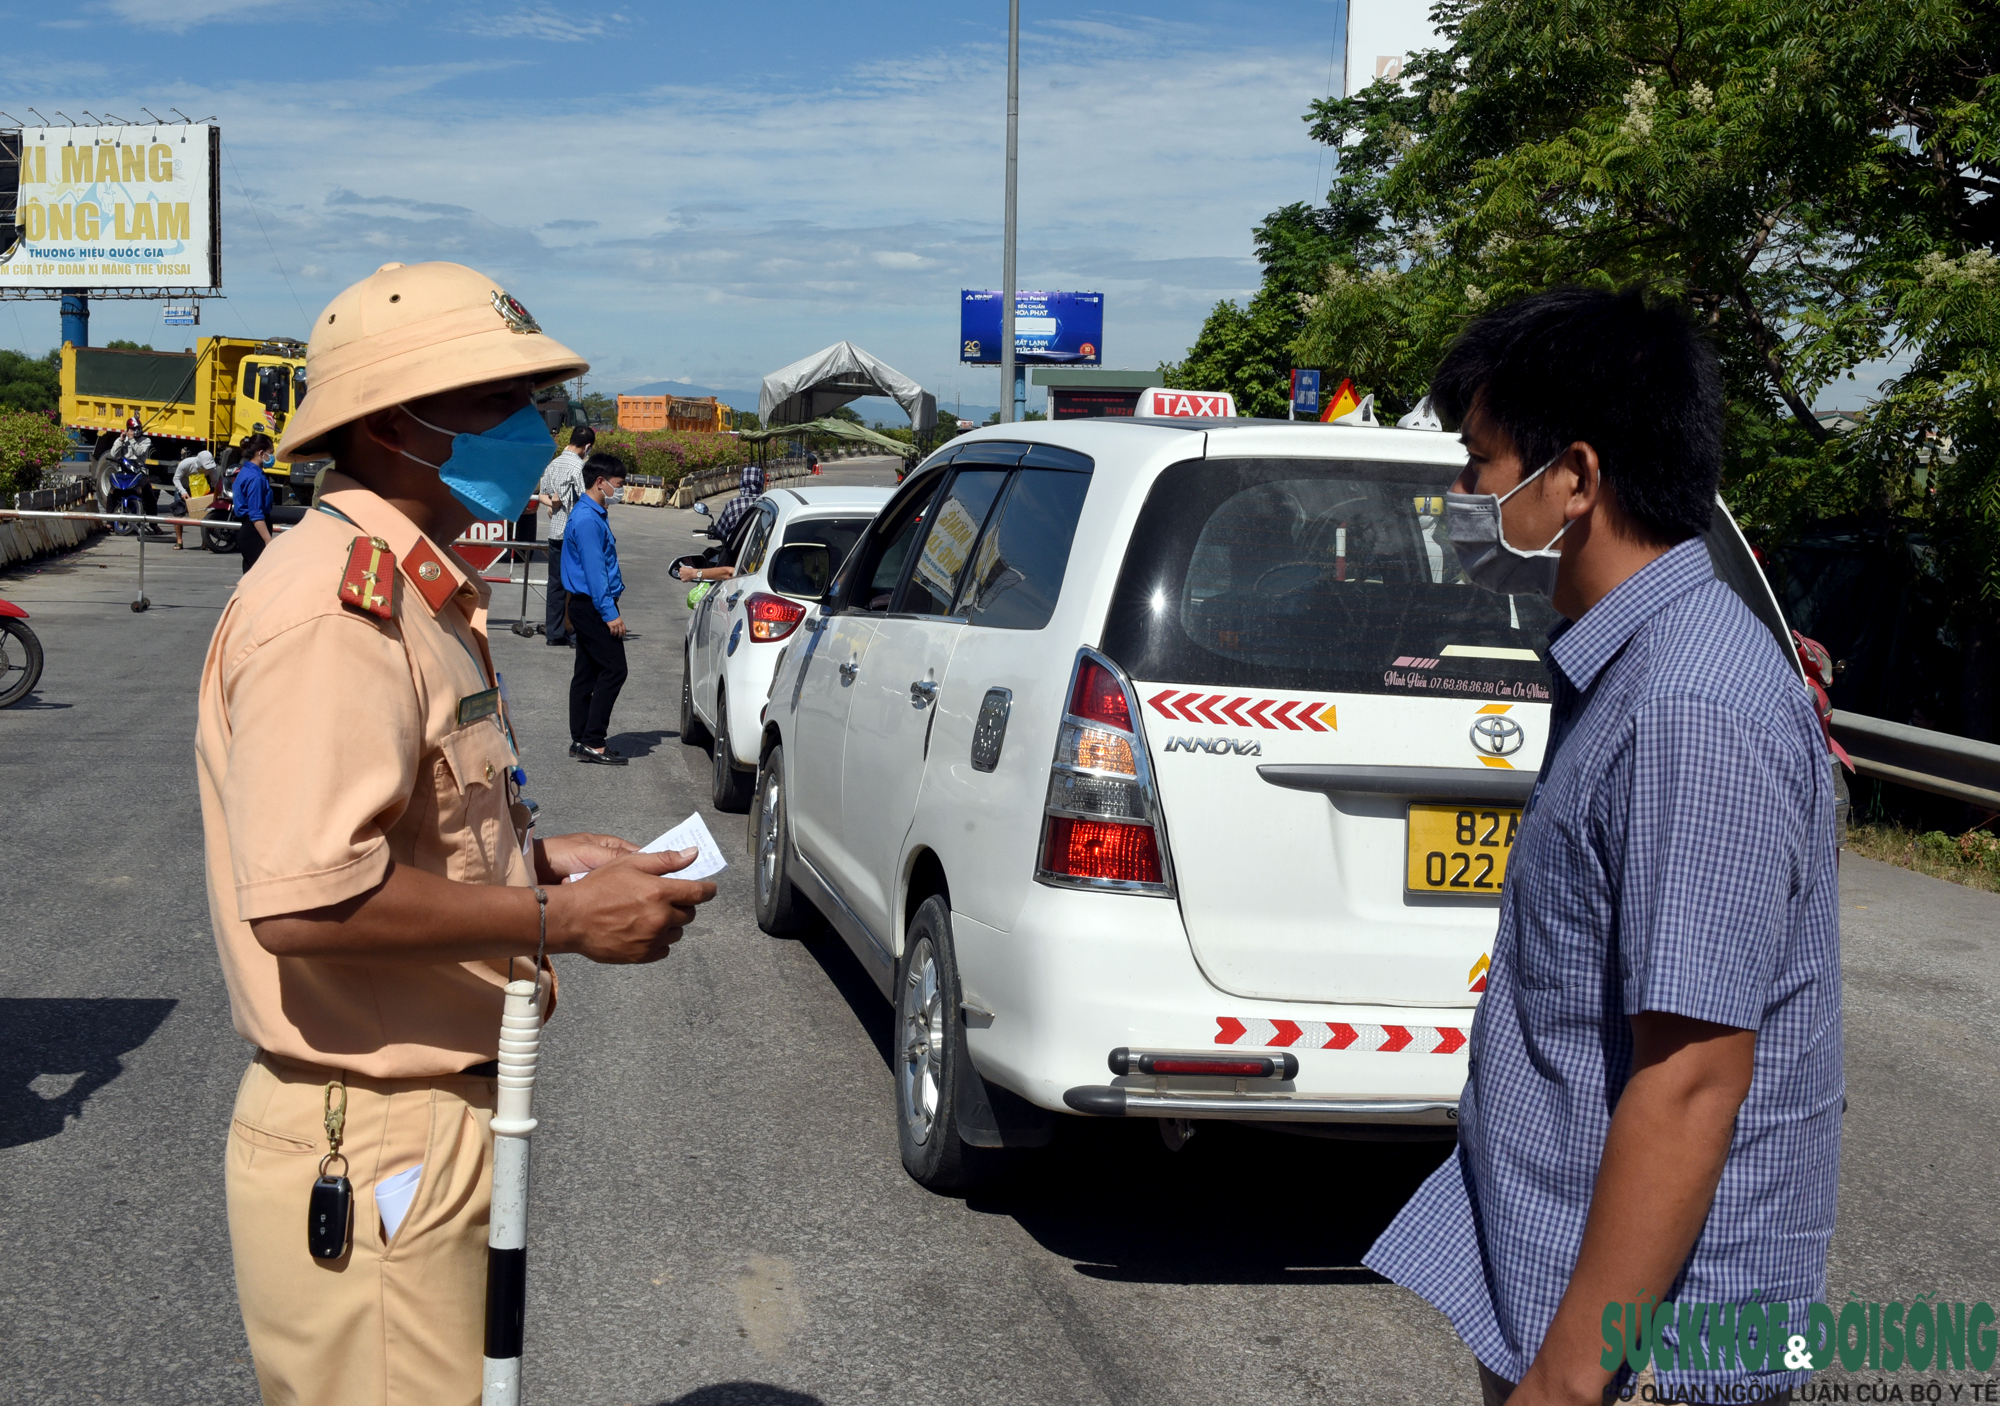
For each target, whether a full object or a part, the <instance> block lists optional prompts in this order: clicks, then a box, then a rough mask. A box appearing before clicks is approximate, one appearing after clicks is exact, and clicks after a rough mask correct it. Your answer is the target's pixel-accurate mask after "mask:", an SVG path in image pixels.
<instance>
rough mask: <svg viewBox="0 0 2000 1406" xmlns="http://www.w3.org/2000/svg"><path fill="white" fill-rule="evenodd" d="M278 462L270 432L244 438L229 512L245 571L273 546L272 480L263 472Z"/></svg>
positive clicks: (231, 491)
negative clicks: (272, 446)
mask: <svg viewBox="0 0 2000 1406" xmlns="http://www.w3.org/2000/svg"><path fill="white" fill-rule="evenodd" d="M276 461H277V456H276V455H275V454H273V453H272V452H271V437H270V436H269V435H264V434H253V435H251V436H250V438H248V439H246V440H244V441H243V467H242V468H241V469H240V470H239V471H238V472H237V475H236V485H235V487H234V488H232V489H231V490H230V499H229V515H230V516H231V517H233V518H235V519H236V523H237V526H236V546H237V549H238V550H239V551H241V552H242V553H243V570H244V572H245V573H246V574H247V573H248V572H249V570H250V568H251V567H253V566H255V565H256V564H257V558H258V557H261V556H262V555H264V548H266V547H268V546H270V545H271V480H270V479H268V478H266V477H265V476H264V471H265V470H266V469H268V468H270V467H271V465H272V464H273V463H275V462H276Z"/></svg>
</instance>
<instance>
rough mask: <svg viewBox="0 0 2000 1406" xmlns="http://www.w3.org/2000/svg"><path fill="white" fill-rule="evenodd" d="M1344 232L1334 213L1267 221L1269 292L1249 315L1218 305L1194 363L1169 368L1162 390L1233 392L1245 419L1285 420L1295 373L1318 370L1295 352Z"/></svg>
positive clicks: (1285, 213) (1306, 212)
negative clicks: (1339, 230)
mask: <svg viewBox="0 0 2000 1406" xmlns="http://www.w3.org/2000/svg"><path fill="white" fill-rule="evenodd" d="M1337 228H1338V227H1337V225H1336V224H1335V222H1334V221H1333V220H1332V218H1331V216H1330V213H1329V212H1328V211H1324V210H1314V209H1312V208H1311V207H1309V206H1306V205H1303V204H1298V205H1287V206H1286V207H1285V208H1284V209H1282V210H1278V211H1276V212H1274V213H1273V214H1271V215H1270V216H1269V217H1267V218H1266V219H1265V220H1264V222H1263V223H1262V224H1260V225H1258V226H1257V229H1256V236H1255V240H1256V243H1255V247H1256V251H1257V261H1258V262H1259V263H1260V264H1261V265H1262V266H1263V270H1264V281H1263V286H1262V287H1260V288H1259V289H1258V290H1257V292H1256V293H1255V294H1253V295H1252V296H1251V298H1250V301H1249V304H1248V305H1247V306H1245V307H1238V306H1237V305H1236V304H1235V303H1234V302H1231V301H1229V300H1228V299H1224V300H1223V301H1221V302H1219V303H1217V304H1216V305H1215V308H1214V310H1213V311H1211V312H1210V313H1209V315H1208V320H1207V321H1206V322H1204V323H1203V324H1202V328H1201V335H1200V336H1198V337H1196V338H1195V343H1194V345H1193V346H1192V347H1189V348H1188V354H1187V356H1186V357H1185V358H1184V359H1182V360H1181V361H1180V362H1178V363H1165V364H1162V365H1161V367H1160V379H1161V383H1162V384H1164V385H1168V386H1176V387H1182V388H1185V389H1188V390H1202V391H1228V392H1229V393H1230V394H1231V395H1233V396H1235V397H1236V409H1237V413H1238V414H1240V415H1261V416H1266V417H1271V418H1277V419H1283V418H1284V415H1285V410H1286V407H1287V406H1288V405H1289V404H1290V403H1291V389H1292V368H1293V367H1295V366H1300V367H1314V366H1317V365H1318V363H1316V362H1311V361H1299V360H1297V359H1296V358H1295V355H1294V346H1293V344H1294V343H1295V342H1296V340H1297V339H1298V336H1299V334H1300V332H1301V331H1302V330H1303V329H1304V325H1305V314H1304V308H1305V307H1306V306H1307V305H1308V301H1309V299H1310V297H1311V295H1312V293H1313V292H1314V291H1315V290H1316V289H1317V288H1318V287H1319V285H1320V281H1321V279H1322V278H1323V277H1324V275H1325V271H1326V267H1327V265H1328V263H1329V262H1330V261H1331V260H1333V259H1334V258H1335V257H1336V256H1337V255H1338V254H1339V252H1340V248H1341V245H1340V242H1339V237H1338V233H1337Z"/></svg>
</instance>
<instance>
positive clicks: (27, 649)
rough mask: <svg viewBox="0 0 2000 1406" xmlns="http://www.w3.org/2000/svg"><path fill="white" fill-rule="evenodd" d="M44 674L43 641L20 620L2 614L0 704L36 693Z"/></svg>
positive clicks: (0, 633)
mask: <svg viewBox="0 0 2000 1406" xmlns="http://www.w3.org/2000/svg"><path fill="white" fill-rule="evenodd" d="M41 677H42V642H41V641H40V640H39V639H37V638H35V632H34V631H33V630H31V629H29V628H28V627H27V626H26V625H24V624H22V623H21V622H20V621H19V620H15V619H12V618H9V617H6V616H0V708H7V707H11V706H13V705H14V704H16V703H19V702H20V701H21V700H22V699H23V698H26V697H27V696H28V695H29V694H30V693H33V692H34V691H35V684H36V683H37V682H38V681H39V680H40V679H41Z"/></svg>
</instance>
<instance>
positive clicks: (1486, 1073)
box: [1365, 538, 1842, 1392]
mask: <svg viewBox="0 0 2000 1406" xmlns="http://www.w3.org/2000/svg"><path fill="white" fill-rule="evenodd" d="M1549 654H1550V658H1551V660H1552V661H1553V664H1554V670H1553V673H1554V676H1555V699H1554V707H1553V709H1552V711H1551V719H1550V721H1551V729H1552V730H1551V733H1550V737H1549V745H1548V749H1547V756H1546V760H1545V761H1544V762H1543V765H1542V774H1541V780H1540V782H1539V784H1538V785H1537V786H1536V788H1535V794H1534V797H1533V799H1532V800H1530V802H1529V806H1528V813H1527V815H1526V817H1525V818H1524V820H1523V821H1522V825H1521V833H1520V836H1519V838H1518V839H1517V840H1516V842H1515V846H1514V853H1513V856H1512V859H1511V860H1510V862H1509V864H1508V870H1507V882H1506V888H1505V891H1504V892H1503V893H1502V895H1501V899H1500V931H1499V935H1498V936H1497V938H1496V939H1495V941H1494V946H1493V966H1492V970H1491V971H1490V972H1489V973H1488V976H1487V986H1486V994H1485V996H1484V998H1483V999H1482V1000H1481V1002H1480V1006H1479V1012H1478V1014H1477V1015H1476V1016H1475V1017H1474V1019H1473V1023H1472V1041H1471V1051H1470V1052H1471V1072H1470V1077H1469V1078H1468V1079H1467V1081H1466V1085H1465V1092H1464V1095H1463V1098H1462V1102H1461V1104H1460V1106H1459V1130H1458V1149H1457V1152H1456V1155H1454V1156H1453V1157H1452V1158H1451V1159H1450V1160H1449V1161H1447V1162H1446V1163H1445V1164H1444V1165H1443V1166H1441V1167H1439V1168H1438V1170H1437V1171H1436V1172H1435V1173H1433V1174H1432V1175H1431V1177H1430V1179H1429V1180H1428V1181H1426V1182H1425V1183H1424V1185H1423V1186H1422V1188H1421V1189H1419V1190H1418V1192H1417V1194H1416V1196H1415V1197H1413V1198H1412V1199H1411V1201H1410V1203H1409V1204H1408V1205H1406V1206H1405V1207H1404V1208H1403V1210H1402V1212H1401V1213H1400V1214H1399V1215H1398V1216H1397V1217H1396V1219H1395V1221H1394V1222H1393V1223H1391V1225H1390V1226H1389V1228H1388V1229H1387V1230H1386V1231H1384V1232H1383V1234H1382V1237H1381V1239H1379V1240H1377V1241H1376V1242H1375V1245H1374V1247H1373V1248H1372V1249H1371V1250H1369V1252H1368V1255H1367V1257H1366V1260H1365V1263H1366V1264H1367V1265H1368V1267H1369V1268H1371V1269H1374V1270H1376V1271H1377V1272H1378V1273H1381V1274H1384V1275H1386V1276H1388V1277H1389V1278H1390V1279H1393V1280H1395V1281H1396V1282H1397V1283H1399V1284H1402V1285H1404V1286H1405V1287H1407V1288H1410V1289H1412V1290H1414V1291H1415V1292H1417V1293H1418V1294H1421V1295H1422V1296H1423V1297H1424V1298H1426V1299H1428V1300H1429V1301H1430V1302H1431V1303H1433V1304H1435V1305H1436V1306H1437V1307H1438V1308H1439V1309H1440V1310H1442V1311H1443V1313H1444V1314H1445V1316H1446V1317H1448V1318H1449V1319H1450V1320H1451V1321H1452V1325H1453V1326H1454V1327H1455V1328H1457V1330H1458V1333H1459V1336H1460V1337H1462V1338H1463V1339H1464V1340H1465V1342H1466V1345H1467V1346H1469V1347H1470V1348H1471V1349H1472V1351H1473V1353H1474V1355H1475V1356H1477V1357H1478V1358H1479V1360H1480V1361H1481V1362H1483V1363H1485V1364H1486V1365H1487V1366H1488V1367H1490V1368H1491V1369H1492V1370H1493V1371H1495V1372H1497V1373H1499V1374H1500V1375H1501V1376H1503V1377H1505V1378H1507V1379H1509V1380H1510V1381H1519V1380H1520V1379H1521V1376H1522V1374H1523V1373H1524V1372H1526V1371H1527V1369H1528V1365H1529V1364H1530V1363H1531V1362H1532V1361H1534V1358H1535V1354H1536V1352H1537V1351H1538V1350H1539V1349H1540V1347H1541V1344H1542V1338H1543V1336H1544V1335H1545V1334H1546V1333H1547V1332H1548V1328H1549V1323H1550V1321H1551V1320H1552V1319H1553V1318H1554V1317H1555V1312H1556V1305H1557V1303H1558V1301H1559V1300H1560V1299H1561V1298H1562V1294H1563V1290H1564V1289H1565V1288H1566V1287H1567V1286H1568V1283H1569V1278H1570V1273H1571V1271H1572V1270H1573V1269H1574V1267H1575V1264H1576V1257H1577V1252H1578V1250H1579V1249H1580V1247H1581V1246H1582V1243H1583V1226H1584V1220H1585V1217H1586V1216H1587V1215H1588V1213H1589V1210H1590V1200H1591V1193H1592V1189H1593V1187H1594V1184H1595V1182H1596V1177H1597V1168H1598V1159H1599V1157H1600V1156H1601V1154H1602V1153H1603V1150H1604V1140H1605V1135H1606V1133H1607V1131H1608V1130H1609V1128H1610V1124H1611V1113H1612V1110H1613V1108H1615V1107H1616V1105H1617V1102H1618V1098H1619V1095H1620V1093H1621V1092H1622V1091H1623V1089H1624V1086H1625V1082H1626V1080H1627V1079H1628V1078H1630V1077H1631V1072H1632V1031H1631V1026H1630V1024H1629V1021H1628V1017H1630V1016H1633V1015H1635V1014H1637V1013H1639V1012H1641V1011H1665V1012H1671V1013H1674V1014H1679V1015H1684V1016H1690V1017H1692V1018H1694V1019H1697V1020H1707V1021H1714V1022H1717V1023H1718V1024H1722V1025H1729V1026H1734V1027H1736V1028H1738V1029H1743V1030H1755V1031H1756V1032H1757V1055H1756V1068H1755V1073H1754V1075H1753V1076H1752V1079H1751V1083H1750V1093H1749V1096H1748V1097H1747V1098H1746V1099H1745V1100H1744V1103H1743V1107H1742V1110H1741V1112H1739V1113H1738V1115H1737V1118H1736V1130H1735V1135H1734V1137H1733V1138H1732V1140H1731V1142H1730V1147H1729V1160H1728V1163H1727V1165H1726V1166H1725V1167H1724V1169H1723V1173H1722V1182H1721V1185H1720V1186H1719V1187H1718V1188H1717V1190H1716V1193H1715V1202H1714V1204H1713V1206H1712V1207H1711V1208H1710V1210H1709V1215H1708V1222H1707V1224H1706V1225H1705V1226H1704V1227H1703V1228H1702V1232H1701V1235H1700V1238H1699V1239H1698V1240H1697V1241H1696V1242H1695V1247H1694V1253H1693V1254H1692V1255H1691V1256H1690V1257H1689V1259H1688V1262H1687V1264H1686V1266H1685V1267H1684V1268H1683V1269H1682V1271H1681V1274H1680V1277H1679V1278H1678V1279H1677V1280H1676V1281H1675V1283H1674V1285H1673V1287H1672V1288H1671V1289H1669V1290H1668V1293H1667V1298H1668V1299H1671V1300H1676V1301H1680V1302H1683V1303H1685V1302H1689V1301H1698V1302H1703V1303H1730V1304H1741V1303H1777V1302H1786V1303H1789V1304H1790V1305H1791V1313H1790V1322H1791V1324H1792V1325H1794V1326H1793V1327H1791V1328H1789V1329H1788V1330H1787V1331H1789V1332H1802V1331H1804V1324H1805V1305H1806V1304H1807V1303H1809V1302H1811V1301H1813V1300H1815V1299H1818V1298H1820V1297H1821V1296H1822V1294H1823V1292H1824V1288H1825V1284H1826V1251H1827V1242H1828V1240H1829V1239H1831V1237H1832V1235H1833V1215H1834V1197H1835V1191H1836V1184H1837V1181H1838V1175H1839V1170H1840V1116H1841V1094H1842V1075H1841V1043H1840V933H1839V919H1838V909H1837V898H1838V888H1837V880H1836V872H1835V865H1834V851H1835V845H1834V834H1833V779H1832V774H1831V772H1830V770H1829V765H1828V760H1827V751H1826V742H1825V740H1824V738H1823V737H1822V735H1821V733H1820V727H1819V723H1818V722H1817V721H1816V720H1815V718H1814V716H1813V711H1812V707H1811V701H1810V699H1809V697H1808V696H1807V693H1806V690H1805V689H1804V687H1803V686H1802V685H1801V684H1800V682H1799V677H1798V675H1797V674H1796V673H1795V672H1794V671H1793V670H1792V668H1791V667H1790V665H1789V664H1787V663H1786V661H1785V659H1784V657H1783V655H1782V654H1781V653H1780V652H1779V650H1778V647H1777V644H1776V642H1775V641H1774V640H1773V639H1772V637H1771V634H1770V632H1769V631H1768V630H1766V629H1765V628H1764V626H1763V625H1762V624H1760V623H1759V622H1758V621H1757V619H1756V617H1755V616H1753V615H1752V614H1751V613H1750V611H1749V610H1748V609H1747V608H1746V607H1745V606H1744V604H1743V603H1742V601H1740V600H1739V599H1737V597H1736V596H1735V595H1734V594H1733V593H1732V592H1731V591H1730V590H1729V588H1728V587H1727V586H1725V585H1723V584H1722V583H1721V582H1720V581H1718V580H1716V579H1715V574H1714V571H1713V569H1712V567H1711V566H1710V564H1709V559H1708V554H1707V550H1706V548H1705V547H1704V546H1703V544H1702V542H1701V540H1700V539H1699V538H1697V539H1694V540H1691V541H1688V542H1684V543H1682V544H1681V545H1679V546H1677V547H1675V548H1673V549H1672V550H1671V551H1669V552H1667V553H1666V554H1665V555H1663V556H1661V557H1659V558H1657V559H1655V560H1654V561H1652V562H1650V563H1648V564H1647V565H1646V566H1645V567H1644V568H1643V569H1642V570H1640V571H1639V572H1637V573H1636V574H1634V575H1633V576H1631V577H1630V578H1628V579H1627V580H1626V581H1624V582H1623V583H1621V584H1620V585H1619V586H1618V587H1617V588H1616V589H1614V590H1613V591H1612V592H1611V593H1610V594H1609V595H1607V596H1605V597H1604V599H1603V600H1601V601H1599V602H1598V603H1597V605H1596V606H1594V607H1593V608H1592V609H1591V610H1590V611H1589V612H1588V613H1587V614H1585V615H1584V617H1583V618H1582V619H1581V620H1578V621H1577V622H1576V623H1575V624H1574V625H1569V624H1563V625H1558V626H1557V627H1556V629H1555V630H1553V631H1551V632H1550V648H1549ZM1594 1307H1595V1306H1593V1308H1594ZM1808 1375H1809V1374H1808V1373H1806V1372H1797V1371H1786V1370H1784V1367H1783V1359H1782V1355H1781V1353H1780V1354H1774V1355H1773V1358H1772V1360H1771V1361H1770V1363H1769V1365H1768V1367H1767V1368H1766V1369H1765V1370H1762V1371H1759V1372H1754V1373H1753V1372H1746V1371H1744V1370H1742V1369H1741V1368H1736V1369H1731V1370H1725V1371H1683V1370H1676V1371H1672V1372H1660V1373H1659V1378H1658V1379H1659V1382H1660V1384H1661V1385H1662V1386H1675V1385H1682V1384H1689V1385H1691V1384H1694V1383H1698V1382H1754V1383H1755V1385H1756V1387H1757V1388H1758V1390H1759V1391H1760V1392H1774V1391H1777V1390H1778V1389H1779V1388H1781V1387H1785V1386H1792V1385H1796V1384H1798V1383H1800V1382H1803V1381H1804V1380H1806V1378H1807V1376H1808Z"/></svg>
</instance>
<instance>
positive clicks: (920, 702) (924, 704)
mask: <svg viewBox="0 0 2000 1406" xmlns="http://www.w3.org/2000/svg"><path fill="white" fill-rule="evenodd" d="M935 702H937V680H935V679H918V680H916V682H914V683H912V684H911V685H910V706H911V707H912V708H928V707H929V706H930V705H931V704H933V703H935Z"/></svg>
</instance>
